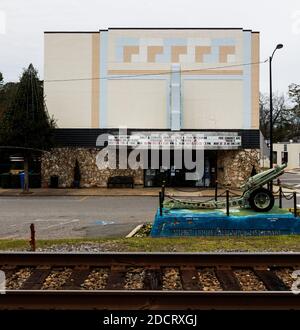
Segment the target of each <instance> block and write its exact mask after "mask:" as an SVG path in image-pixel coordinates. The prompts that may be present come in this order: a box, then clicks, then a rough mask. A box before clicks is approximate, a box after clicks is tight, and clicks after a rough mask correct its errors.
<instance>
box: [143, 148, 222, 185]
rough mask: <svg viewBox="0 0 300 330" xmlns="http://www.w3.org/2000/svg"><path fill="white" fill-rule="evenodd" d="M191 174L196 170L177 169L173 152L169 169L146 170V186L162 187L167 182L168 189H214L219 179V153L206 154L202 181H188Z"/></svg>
mask: <svg viewBox="0 0 300 330" xmlns="http://www.w3.org/2000/svg"><path fill="white" fill-rule="evenodd" d="M183 164H184V162H183ZM189 172H191V173H192V172H194V170H188V169H185V168H182V169H177V168H176V167H175V166H174V157H173V155H172V152H171V157H170V167H169V168H165V167H163V166H160V168H159V169H147V170H144V186H145V187H161V186H162V184H163V182H165V185H166V186H167V187H207V188H209V187H214V186H215V182H216V179H217V151H215V150H206V151H205V152H204V174H203V176H202V178H201V179H200V180H198V181H195V180H187V179H186V174H187V173H189Z"/></svg>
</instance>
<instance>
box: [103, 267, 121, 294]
mask: <svg viewBox="0 0 300 330" xmlns="http://www.w3.org/2000/svg"><path fill="white" fill-rule="evenodd" d="M125 276H126V267H125V266H119V265H116V266H114V265H113V266H112V267H111V270H110V274H109V276H108V279H107V284H106V290H122V289H124V282H125Z"/></svg>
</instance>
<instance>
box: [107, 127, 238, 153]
mask: <svg viewBox="0 0 300 330" xmlns="http://www.w3.org/2000/svg"><path fill="white" fill-rule="evenodd" d="M108 146H114V147H116V146H118V147H133V148H135V147H140V148H145V149H151V148H152V149H170V148H171V149H174V148H175V149H176V148H183V149H188V148H193V149H207V150H213V149H237V148H239V147H241V146H242V138H241V136H239V135H238V133H235V132H230V133H229V132H217V133H216V132H211V133H210V132H205V133H202V132H201V133H199V132H149V131H148V132H132V134H131V135H115V136H113V135H111V136H109V138H108Z"/></svg>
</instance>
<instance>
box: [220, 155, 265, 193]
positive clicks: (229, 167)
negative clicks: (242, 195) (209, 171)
mask: <svg viewBox="0 0 300 330" xmlns="http://www.w3.org/2000/svg"><path fill="white" fill-rule="evenodd" d="M259 159H260V151H259V149H243V150H221V151H218V181H219V183H220V184H222V185H228V186H231V187H234V188H238V187H240V186H241V184H243V183H244V182H245V181H246V180H247V179H248V178H249V177H250V175H251V172H252V168H253V166H254V167H255V170H256V171H257V173H258V172H260V167H259Z"/></svg>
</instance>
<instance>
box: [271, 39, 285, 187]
mask: <svg viewBox="0 0 300 330" xmlns="http://www.w3.org/2000/svg"><path fill="white" fill-rule="evenodd" d="M282 47H283V44H278V45H277V46H276V48H275V49H274V51H273V53H272V56H270V58H269V68H270V69H269V71H270V168H273V99H272V96H273V90H272V60H273V56H274V54H275V52H276V50H277V49H281V48H282ZM270 190H271V191H272V190H273V182H270Z"/></svg>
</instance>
